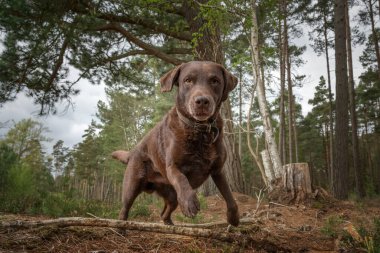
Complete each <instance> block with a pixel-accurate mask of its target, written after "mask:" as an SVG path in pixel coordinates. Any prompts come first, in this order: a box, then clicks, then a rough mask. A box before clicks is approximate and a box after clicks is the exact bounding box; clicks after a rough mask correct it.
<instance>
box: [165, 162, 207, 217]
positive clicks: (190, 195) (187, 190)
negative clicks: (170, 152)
mask: <svg viewBox="0 0 380 253" xmlns="http://www.w3.org/2000/svg"><path fill="white" fill-rule="evenodd" d="M166 173H167V177H168V180H169V182H170V184H171V185H172V186H173V187H174V189H175V191H176V192H177V199H178V203H179V206H180V207H181V211H182V213H183V214H184V215H185V216H187V217H194V216H195V215H196V214H197V213H198V211H199V210H200V204H199V200H198V198H197V194H196V193H195V191H194V190H193V188H192V187H191V185H190V183H189V181H188V180H187V178H186V176H185V175H184V174H183V173H182V172H181V171H180V170H179V169H178V168H177V167H176V166H175V165H170V166H169V167H168V168H167V170H166Z"/></svg>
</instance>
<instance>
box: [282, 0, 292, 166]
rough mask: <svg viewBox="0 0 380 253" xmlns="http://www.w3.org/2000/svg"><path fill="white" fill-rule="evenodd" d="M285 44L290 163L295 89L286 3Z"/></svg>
mask: <svg viewBox="0 0 380 253" xmlns="http://www.w3.org/2000/svg"><path fill="white" fill-rule="evenodd" d="M284 2H285V3H284V17H285V18H284V34H285V35H284V37H285V38H284V43H285V52H284V53H285V55H286V75H287V81H288V145H289V163H292V162H293V87H292V76H291V65H290V51H289V36H288V22H287V3H286V0H285V1H284Z"/></svg>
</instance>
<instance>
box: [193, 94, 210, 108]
mask: <svg viewBox="0 0 380 253" xmlns="http://www.w3.org/2000/svg"><path fill="white" fill-rule="evenodd" d="M195 103H196V104H197V106H208V105H209V104H210V100H209V99H208V97H206V96H197V97H195Z"/></svg>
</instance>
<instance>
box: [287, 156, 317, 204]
mask: <svg viewBox="0 0 380 253" xmlns="http://www.w3.org/2000/svg"><path fill="white" fill-rule="evenodd" d="M282 179H283V184H284V188H285V189H286V190H287V191H290V193H291V199H290V202H294V203H300V202H303V201H305V200H306V199H307V198H308V197H309V196H310V195H311V194H312V193H313V191H312V187H311V179H310V171H309V166H308V164H307V163H291V164H286V165H284V174H283V176H282Z"/></svg>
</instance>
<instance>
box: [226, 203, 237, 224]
mask: <svg viewBox="0 0 380 253" xmlns="http://www.w3.org/2000/svg"><path fill="white" fill-rule="evenodd" d="M227 221H228V223H229V224H231V225H232V226H235V227H237V226H239V210H238V208H237V206H234V207H230V208H228V210H227Z"/></svg>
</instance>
